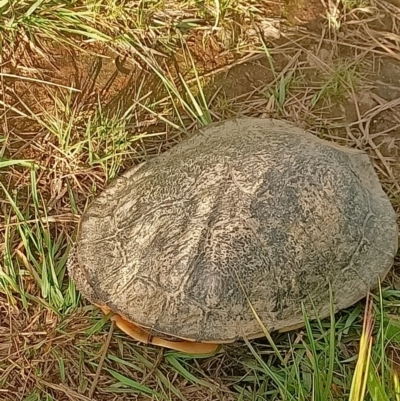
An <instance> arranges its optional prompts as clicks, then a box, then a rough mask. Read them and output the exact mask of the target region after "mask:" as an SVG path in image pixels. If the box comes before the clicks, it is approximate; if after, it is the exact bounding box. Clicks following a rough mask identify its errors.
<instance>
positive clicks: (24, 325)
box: [0, 0, 400, 401]
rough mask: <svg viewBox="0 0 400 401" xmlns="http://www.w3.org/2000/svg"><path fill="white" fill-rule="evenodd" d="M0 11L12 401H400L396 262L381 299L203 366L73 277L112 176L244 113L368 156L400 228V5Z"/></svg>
mask: <svg viewBox="0 0 400 401" xmlns="http://www.w3.org/2000/svg"><path fill="white" fill-rule="evenodd" d="M0 11H1V13H0V38H1V42H0V43H1V47H0V49H1V50H0V52H1V53H0V79H1V82H0V94H1V96H0V113H1V119H0V124H1V125H0V126H1V128H0V130H1V132H0V135H1V136H0V191H1V193H2V195H1V198H0V200H1V211H0V214H1V215H2V217H3V219H2V220H1V221H2V222H1V223H0V255H1V256H2V257H1V259H0V399H1V400H5V401H8V400H15V399H18V400H24V401H39V400H46V401H49V400H57V401H64V400H69V401H71V400H73V401H75V400H92V399H93V400H99V401H103V400H107V401H108V400H144V399H155V400H190V401H192V400H200V399H201V400H204V399H207V400H265V399H268V400H344V399H350V400H356V399H357V400H361V399H364V398H363V393H364V392H365V393H366V395H365V399H370V400H398V399H399V389H400V387H399V385H398V382H397V380H398V379H397V377H398V376H397V375H398V372H400V319H399V307H400V279H399V277H400V270H399V267H400V265H399V258H397V260H396V262H395V266H394V268H393V269H392V271H391V272H390V274H389V275H388V277H387V279H386V280H385V282H384V283H382V285H381V287H380V289H378V290H376V291H374V292H373V293H372V294H371V296H370V298H369V300H370V302H366V301H365V300H363V301H361V302H360V303H358V304H356V305H355V306H354V307H353V308H350V309H349V310H346V311H342V312H340V313H338V314H337V315H335V316H334V317H333V318H332V319H331V320H330V319H327V320H324V321H314V322H309V323H308V322H307V320H306V325H305V327H304V328H303V329H300V330H297V331H292V332H290V333H286V334H280V335H276V334H274V333H273V334H272V339H271V338H266V339H261V340H257V341H252V342H241V343H238V344H234V345H231V346H226V347H223V348H222V349H221V350H220V351H219V352H218V353H217V354H216V355H213V356H212V357H204V358H200V357H196V358H194V357H192V356H190V355H184V354H180V353H177V352H172V351H166V350H162V349H158V348H153V347H147V346H145V345H141V344H137V343H135V342H134V341H131V340H130V339H129V338H127V337H126V336H125V335H124V334H123V333H121V332H120V331H119V330H118V329H116V328H115V329H114V328H113V327H112V326H111V324H110V321H109V320H108V318H107V317H103V316H102V314H101V313H100V312H99V311H98V310H97V309H96V308H95V307H94V306H92V305H90V304H88V303H87V302H86V301H85V300H84V299H82V298H81V297H80V295H79V293H78V292H77V291H76V290H75V287H74V285H73V283H72V282H71V281H70V280H69V278H68V275H67V272H66V267H65V264H66V259H67V256H68V253H69V249H70V246H71V244H72V242H73V239H74V235H75V233H76V228H77V224H78V222H79V218H80V216H81V214H82V213H83V211H84V210H85V208H86V207H87V205H88V204H89V203H90V201H91V200H92V199H93V197H94V196H95V194H96V193H98V192H99V191H101V189H102V188H103V187H104V186H105V185H106V184H107V183H108V182H110V181H111V180H112V179H113V178H114V177H115V176H116V175H118V174H120V173H121V172H123V171H124V170H125V169H127V168H129V167H130V166H132V165H134V164H137V163H138V162H140V161H143V160H146V159H147V158H149V157H154V156H156V155H157V154H159V153H160V152H162V151H164V150H166V149H168V148H170V147H171V146H173V145H174V144H175V143H177V141H179V140H181V139H182V138H183V137H184V136H186V135H187V134H188V133H190V132H193V131H194V130H196V129H197V128H198V127H200V126H202V125H206V124H208V123H210V122H215V121H219V120H222V119H225V118H229V117H232V116H238V115H246V116H262V117H274V118H283V119H285V120H288V121H291V122H293V123H295V124H297V125H299V126H301V127H304V128H306V129H308V130H310V131H311V132H312V133H314V134H315V135H318V136H320V137H322V138H325V139H328V140H332V141H336V142H338V143H341V144H344V145H347V146H351V147H354V148H358V149H362V150H364V151H366V152H367V153H368V155H369V156H370V157H371V160H372V161H373V163H374V166H375V168H376V171H377V173H378V175H379V178H380V180H381V183H382V186H383V188H384V190H385V191H386V193H387V194H388V196H389V198H390V200H391V202H392V204H393V207H394V208H395V210H396V212H397V215H398V216H399V212H400V56H399V54H400V52H399V49H400V36H399V35H400V4H399V3H398V2H397V1H396V0H391V1H390V2H387V1H384V0H382V1H374V0H371V1H369V0H341V1H337V2H336V1H329V0H326V1H325V0H323V1H320V0H318V1H316V0H312V1H303V0H285V1H259V2H256V1H248V2H244V1H241V0H236V1H233V0H224V1H206V2H197V1H191V0H188V1H185V2H174V1H171V0H169V1H164V2H158V1H154V2H153V1H152V2H147V1H138V2H136V1H121V2H116V1H113V0H81V1H72V0H71V1H68V2H63V3H62V4H60V2H58V1H56V0H43V1H28V0H17V1H15V2H10V1H8V0H3V1H1V0H0ZM399 221H400V220H399ZM370 308H371V309H370ZM365 311H366V312H365ZM272 340H273V341H272ZM368 351H369V353H368ZM367 362H368V363H369V364H368V363H367ZM367 365H368V366H367ZM366 372H367V373H366ZM363 379H365V380H366V387H365V391H363V386H362V385H361V383H362V382H363Z"/></svg>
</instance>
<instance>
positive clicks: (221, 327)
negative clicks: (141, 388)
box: [68, 117, 398, 354]
mask: <svg viewBox="0 0 400 401" xmlns="http://www.w3.org/2000/svg"><path fill="white" fill-rule="evenodd" d="M397 249H398V225H397V222H396V214H395V211H394V209H393V207H392V205H391V202H390V201H389V198H388V196H387V195H386V194H385V192H384V191H383V189H382V187H381V184H380V181H379V178H378V176H377V174H376V172H375V170H374V167H373V164H372V162H371V161H370V158H369V156H368V155H367V154H366V153H365V152H363V151H360V150H358V149H354V148H350V147H347V146H343V145H339V144H337V143H334V142H332V141H328V140H326V139H322V138H320V137H317V136H316V135H314V134H312V133H311V132H309V131H306V130H304V129H302V128H300V127H298V126H295V125H293V124H292V123H289V122H286V121H283V120H277V119H269V118H251V117H237V118H234V119H229V120H225V121H223V122H218V123H214V124H210V125H208V126H205V127H203V128H201V129H199V130H198V131H197V132H196V133H194V134H192V135H190V136H188V137H187V138H186V139H184V140H182V141H181V142H180V143H178V144H177V145H175V146H173V147H172V148H170V149H169V150H167V151H165V152H164V153H161V154H160V155H158V156H155V157H153V158H150V159H149V160H147V161H146V162H144V163H141V164H139V165H136V166H134V167H132V168H130V169H128V170H127V171H126V172H124V173H123V174H121V175H120V176H119V177H118V178H116V179H115V180H114V181H113V182H111V183H110V184H109V185H108V186H106V188H105V189H104V190H103V192H101V193H100V194H99V195H98V196H97V197H95V199H94V200H93V201H92V203H91V204H90V205H89V207H88V208H87V210H86V211H85V212H84V213H83V215H82V218H81V219H80V223H79V227H78V230H77V236H76V240H75V243H74V245H73V247H72V249H71V254H70V256H69V258H68V271H69V274H70V276H71V278H72V280H73V281H74V282H75V284H76V287H77V289H78V290H79V291H80V292H81V294H82V295H83V297H84V298H87V299H88V300H89V301H90V302H91V303H93V304H94V305H96V306H98V307H99V308H100V309H101V310H102V311H103V312H104V313H106V314H107V313H111V315H112V319H114V320H115V323H116V325H117V327H119V328H120V329H121V330H123V331H124V332H126V333H127V334H128V335H129V336H131V337H133V338H134V339H136V340H137V341H138V342H139V343H146V344H153V345H157V346H161V347H165V348H170V349H174V350H178V351H182V352H186V353H192V354H199V353H201V354H204V353H213V352H214V351H216V350H217V349H218V348H219V347H220V346H221V345H222V344H228V343H233V342H236V341H238V340H243V339H248V340H251V339H255V338H259V337H262V336H264V335H265V329H266V330H268V332H287V331H290V330H294V329H296V328H300V327H302V326H304V312H306V314H307V318H308V319H310V320H312V319H315V318H317V317H318V318H321V319H323V318H325V317H328V316H329V315H330V313H331V310H332V309H331V308H333V311H334V313H336V312H338V311H339V310H342V309H345V308H348V307H350V306H352V305H354V304H355V303H356V302H358V301H359V300H361V299H363V298H364V297H365V296H366V295H367V293H368V292H369V291H371V290H373V289H375V288H376V287H377V285H378V284H379V281H380V280H383V279H384V278H385V276H386V275H387V273H388V271H389V269H390V268H391V266H392V265H393V263H394V257H395V255H396V253H397Z"/></svg>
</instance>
